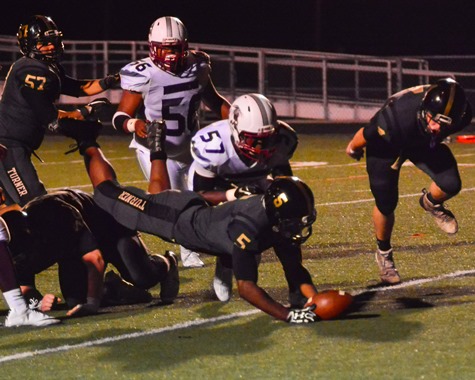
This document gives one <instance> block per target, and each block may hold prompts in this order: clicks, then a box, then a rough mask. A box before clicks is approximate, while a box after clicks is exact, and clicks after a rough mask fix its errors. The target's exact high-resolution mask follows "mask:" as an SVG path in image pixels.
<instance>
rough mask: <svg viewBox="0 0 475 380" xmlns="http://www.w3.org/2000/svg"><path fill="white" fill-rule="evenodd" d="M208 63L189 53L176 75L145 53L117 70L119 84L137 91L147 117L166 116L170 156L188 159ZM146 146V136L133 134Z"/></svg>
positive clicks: (205, 57)
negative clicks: (143, 137)
mask: <svg viewBox="0 0 475 380" xmlns="http://www.w3.org/2000/svg"><path fill="white" fill-rule="evenodd" d="M209 72H210V64H209V59H208V58H207V56H205V55H201V54H196V53H191V52H190V55H189V57H188V58H187V68H186V70H184V71H183V72H182V73H181V74H179V75H173V74H171V73H169V72H166V71H164V70H162V69H160V68H159V67H157V66H156V65H155V64H153V62H152V60H151V59H150V58H149V57H147V58H143V59H141V60H138V61H135V62H131V63H129V64H128V65H126V66H124V67H123V68H122V70H121V71H120V78H121V87H122V88H123V89H124V90H129V91H134V92H140V93H141V94H142V98H143V102H144V114H145V118H146V119H147V120H150V121H152V120H165V122H166V124H167V138H166V151H167V154H168V157H169V158H170V159H177V160H180V159H183V162H186V161H189V160H190V155H189V143H190V138H191V136H192V134H193V133H194V132H195V131H196V130H197V128H198V110H199V106H200V102H201V96H200V92H201V91H202V89H203V87H204V86H205V85H206V83H207V80H208V78H209ZM134 139H135V140H136V142H138V143H139V144H141V145H144V146H145V147H146V140H145V139H143V140H142V139H139V138H137V137H136V136H134Z"/></svg>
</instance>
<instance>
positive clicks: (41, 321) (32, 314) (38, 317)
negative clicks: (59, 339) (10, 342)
mask: <svg viewBox="0 0 475 380" xmlns="http://www.w3.org/2000/svg"><path fill="white" fill-rule="evenodd" d="M60 322H61V321H60V320H59V319H56V318H53V317H50V316H49V315H46V314H44V313H41V312H39V311H36V310H30V309H28V310H26V311H24V312H21V313H19V312H17V311H16V310H13V309H12V310H10V311H9V312H8V315H7V318H6V319H5V327H19V326H37V327H41V326H49V325H56V324H58V323H60Z"/></svg>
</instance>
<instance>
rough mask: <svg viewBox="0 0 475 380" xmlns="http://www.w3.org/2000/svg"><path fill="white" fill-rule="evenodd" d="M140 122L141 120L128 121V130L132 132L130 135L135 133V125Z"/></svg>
mask: <svg viewBox="0 0 475 380" xmlns="http://www.w3.org/2000/svg"><path fill="white" fill-rule="evenodd" d="M137 121H139V119H129V120H127V124H126V127H127V130H128V131H129V132H130V133H134V132H135V123H136V122H137Z"/></svg>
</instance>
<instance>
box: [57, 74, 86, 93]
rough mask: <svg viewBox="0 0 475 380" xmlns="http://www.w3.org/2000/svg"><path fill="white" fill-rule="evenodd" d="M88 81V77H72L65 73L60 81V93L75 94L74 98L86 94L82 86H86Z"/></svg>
mask: <svg viewBox="0 0 475 380" xmlns="http://www.w3.org/2000/svg"><path fill="white" fill-rule="evenodd" d="M89 82H91V80H90V79H74V78H71V77H68V76H67V75H65V76H64V77H63V82H62V83H61V93H62V94H65V95H69V96H75V97H76V98H78V97H80V96H87V94H86V93H85V92H84V90H83V89H82V87H83V86H86V85H87V84H88V83H89Z"/></svg>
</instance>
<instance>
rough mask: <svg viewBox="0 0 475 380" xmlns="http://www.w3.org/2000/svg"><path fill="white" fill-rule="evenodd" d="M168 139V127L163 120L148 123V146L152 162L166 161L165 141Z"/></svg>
mask: <svg viewBox="0 0 475 380" xmlns="http://www.w3.org/2000/svg"><path fill="white" fill-rule="evenodd" d="M166 137H167V125H166V124H165V122H164V121H163V120H154V121H151V122H150V121H147V145H148V148H149V149H150V161H153V160H165V159H166V158H167V152H165V139H166Z"/></svg>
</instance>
